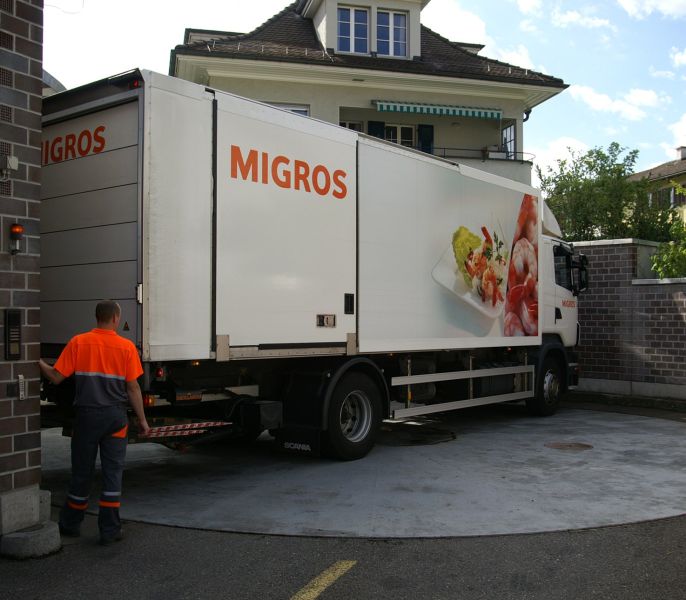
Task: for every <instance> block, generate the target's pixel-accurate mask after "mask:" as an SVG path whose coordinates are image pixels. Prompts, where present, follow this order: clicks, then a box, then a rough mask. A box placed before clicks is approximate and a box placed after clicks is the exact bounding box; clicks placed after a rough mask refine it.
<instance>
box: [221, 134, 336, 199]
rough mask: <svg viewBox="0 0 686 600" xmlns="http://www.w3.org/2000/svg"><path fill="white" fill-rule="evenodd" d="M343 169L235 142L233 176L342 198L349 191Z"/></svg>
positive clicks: (232, 155) (232, 148)
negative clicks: (271, 153) (259, 149)
mask: <svg viewBox="0 0 686 600" xmlns="http://www.w3.org/2000/svg"><path fill="white" fill-rule="evenodd" d="M347 176H348V174H347V173H346V172H345V171H343V170H342V169H336V170H334V171H331V170H330V169H328V168H327V167H326V166H324V165H314V166H313V165H311V164H310V163H308V162H307V161H304V160H298V159H292V158H289V157H287V156H283V155H278V156H270V155H269V153H268V152H260V151H258V150H255V149H250V150H248V151H247V154H244V153H243V151H242V150H241V148H240V146H236V145H232V146H231V178H232V179H242V180H244V181H252V182H253V183H262V184H264V185H268V184H270V183H273V184H275V185H276V186H278V187H280V188H283V189H292V190H299V191H300V190H302V191H304V192H307V193H314V194H317V195H319V196H328V195H329V194H331V195H332V196H333V197H334V198H337V199H338V200H343V199H344V198H345V197H346V196H347V195H348V186H347V185H346V183H345V179H346V177H347Z"/></svg>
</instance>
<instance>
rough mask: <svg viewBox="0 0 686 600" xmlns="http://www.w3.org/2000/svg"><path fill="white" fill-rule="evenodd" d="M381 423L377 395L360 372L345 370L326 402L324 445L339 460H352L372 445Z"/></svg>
mask: <svg viewBox="0 0 686 600" xmlns="http://www.w3.org/2000/svg"><path fill="white" fill-rule="evenodd" d="M380 423H381V394H380V392H379V388H378V387H377V386H376V384H375V383H374V381H372V379H371V378H369V377H368V376H367V375H365V374H364V373H348V374H346V375H344V376H343V377H342V378H341V379H340V381H339V382H338V383H337V384H336V388H335V389H334V392H333V394H332V395H331V402H330V404H329V415H328V423H327V425H328V429H327V431H326V440H325V441H326V447H327V450H328V453H329V454H330V455H331V456H333V457H334V458H338V459H341V460H356V459H358V458H362V457H363V456H365V455H366V454H367V453H368V452H369V451H370V450H371V449H372V447H373V446H374V442H375V441H376V436H377V433H378V431H379V425H380Z"/></svg>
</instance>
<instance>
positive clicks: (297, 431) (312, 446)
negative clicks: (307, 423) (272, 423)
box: [276, 427, 321, 456]
mask: <svg viewBox="0 0 686 600" xmlns="http://www.w3.org/2000/svg"><path fill="white" fill-rule="evenodd" d="M276 444H277V446H278V447H279V449H281V450H283V451H285V452H289V453H292V454H307V455H310V456H321V430H320V429H319V428H316V427H288V428H284V429H279V430H278V432H277V434H276Z"/></svg>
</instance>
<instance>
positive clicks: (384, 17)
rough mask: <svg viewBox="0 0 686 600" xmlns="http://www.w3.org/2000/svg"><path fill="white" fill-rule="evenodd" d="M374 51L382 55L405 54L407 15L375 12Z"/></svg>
mask: <svg viewBox="0 0 686 600" xmlns="http://www.w3.org/2000/svg"><path fill="white" fill-rule="evenodd" d="M376 52H377V54H380V55H383V56H407V15H406V14H405V13H397V12H389V11H381V10H380V11H378V12H377V13H376Z"/></svg>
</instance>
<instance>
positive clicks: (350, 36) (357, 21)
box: [338, 7, 369, 54]
mask: <svg viewBox="0 0 686 600" xmlns="http://www.w3.org/2000/svg"><path fill="white" fill-rule="evenodd" d="M338 51H339V52H355V53H358V54H368V53H369V12H368V11H367V9H366V8H347V7H339V9H338Z"/></svg>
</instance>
